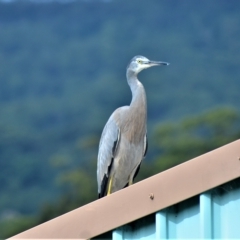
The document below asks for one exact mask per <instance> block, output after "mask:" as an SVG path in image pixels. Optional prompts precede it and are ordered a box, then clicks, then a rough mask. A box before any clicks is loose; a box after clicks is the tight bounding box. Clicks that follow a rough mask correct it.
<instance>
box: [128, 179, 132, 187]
mask: <svg viewBox="0 0 240 240" xmlns="http://www.w3.org/2000/svg"><path fill="white" fill-rule="evenodd" d="M132 184H133V178H131V177H130V178H129V181H128V186H130V185H132Z"/></svg>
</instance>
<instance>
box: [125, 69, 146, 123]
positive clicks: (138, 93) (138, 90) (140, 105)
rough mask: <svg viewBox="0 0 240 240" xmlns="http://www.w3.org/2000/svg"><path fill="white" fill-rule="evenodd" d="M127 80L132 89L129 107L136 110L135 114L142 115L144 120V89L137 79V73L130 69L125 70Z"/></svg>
mask: <svg viewBox="0 0 240 240" xmlns="http://www.w3.org/2000/svg"><path fill="white" fill-rule="evenodd" d="M127 81H128V84H129V86H130V88H131V91H132V101H131V104H130V108H132V109H133V111H135V112H137V114H136V116H138V117H144V118H145V121H146V114H147V99H146V93H145V89H144V87H143V85H142V83H141V82H140V81H139V80H138V79H137V75H136V74H135V73H133V72H131V71H127Z"/></svg>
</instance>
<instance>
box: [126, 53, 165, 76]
mask: <svg viewBox="0 0 240 240" xmlns="http://www.w3.org/2000/svg"><path fill="white" fill-rule="evenodd" d="M164 65H165V66H167V65H169V63H167V62H158V61H152V60H149V59H147V58H146V57H143V56H135V57H134V58H133V59H132V60H131V61H130V63H129V64H128V66H127V71H132V72H134V73H135V74H138V73H139V72H141V71H142V70H143V69H146V68H150V67H153V66H164Z"/></svg>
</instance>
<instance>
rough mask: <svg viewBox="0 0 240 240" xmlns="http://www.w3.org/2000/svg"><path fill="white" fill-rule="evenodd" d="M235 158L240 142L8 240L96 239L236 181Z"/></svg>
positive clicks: (238, 162) (238, 163) (239, 162)
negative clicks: (39, 239) (95, 237)
mask: <svg viewBox="0 0 240 240" xmlns="http://www.w3.org/2000/svg"><path fill="white" fill-rule="evenodd" d="M239 157H240V140H237V141H235V142H232V143H230V144H227V145H225V146H223V147H221V148H218V149H216V150H214V151H211V152H209V153H206V154H204V155H202V156H199V157H196V158H194V159H192V160H190V161H188V162H185V163H183V164H180V165H178V166H176V167H173V168H171V169H169V170H167V171H164V172H162V173H160V174H157V175H155V176H152V177H150V178H148V179H146V180H144V181H141V182H138V183H136V184H134V185H132V186H130V187H128V188H125V189H123V190H121V191H118V192H116V193H114V194H111V195H109V196H107V197H104V198H102V199H100V200H96V201H94V202H92V203H89V204H87V205H85V206H83V207H80V208H78V209H76V210H73V211H71V212H69V213H66V214H64V215H62V216H60V217H57V218H55V219H53V220H50V221H48V222H46V223H43V224H41V225H39V226H36V227H34V228H32V229H30V230H27V231H25V232H22V233H20V234H18V235H16V236H14V237H12V239H37V238H48V239H53V238H55V239H61V238H67V239H74V238H78V239H89V238H92V237H94V236H98V235H100V234H102V233H104V232H108V231H110V230H112V229H115V228H117V227H119V226H122V225H124V224H127V223H129V222H132V221H134V220H136V219H139V218H142V217H144V216H146V215H149V214H151V213H154V212H157V211H159V210H161V209H163V208H166V207H168V206H171V205H173V204H176V203H178V202H181V201H183V200H185V199H187V198H190V197H192V196H195V195H197V194H200V193H202V192H205V191H207V190H209V189H211V188H214V187H217V186H219V185H221V184H223V183H226V182H229V181H231V180H233V179H236V178H238V177H240V159H239ZM150 195H152V198H153V199H152V198H151V197H150Z"/></svg>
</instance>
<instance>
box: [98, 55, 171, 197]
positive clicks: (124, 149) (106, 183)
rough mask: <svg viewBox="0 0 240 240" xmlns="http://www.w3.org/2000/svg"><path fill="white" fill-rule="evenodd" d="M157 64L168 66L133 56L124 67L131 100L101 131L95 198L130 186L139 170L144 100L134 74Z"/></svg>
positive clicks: (143, 140) (144, 132)
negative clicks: (96, 194) (125, 67)
mask: <svg viewBox="0 0 240 240" xmlns="http://www.w3.org/2000/svg"><path fill="white" fill-rule="evenodd" d="M160 65H168V63H166V62H156V61H150V60H149V59H147V58H145V57H143V56H135V57H134V58H133V59H132V60H131V61H130V63H129V65H128V67H127V74H126V75H127V82H128V84H129V86H130V89H131V92H132V101H131V103H130V105H129V106H124V107H120V108H118V109H116V110H115V111H114V112H113V113H112V115H111V116H110V118H109V120H108V122H107V123H106V125H105V127H104V129H103V132H102V136H101V139H100V144H99V152H98V163H97V181H98V195H99V197H103V196H105V195H107V194H110V193H113V192H116V191H118V190H120V189H122V188H124V187H125V186H128V185H131V184H132V182H133V179H134V177H135V175H136V173H137V171H138V170H139V167H140V164H141V161H142V159H143V157H144V156H145V154H146V150H147V125H146V124H147V100H146V93H145V89H144V87H143V85H142V83H141V82H140V81H139V80H138V78H137V74H138V73H139V72H140V71H141V70H143V69H145V68H149V67H152V66H160Z"/></svg>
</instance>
